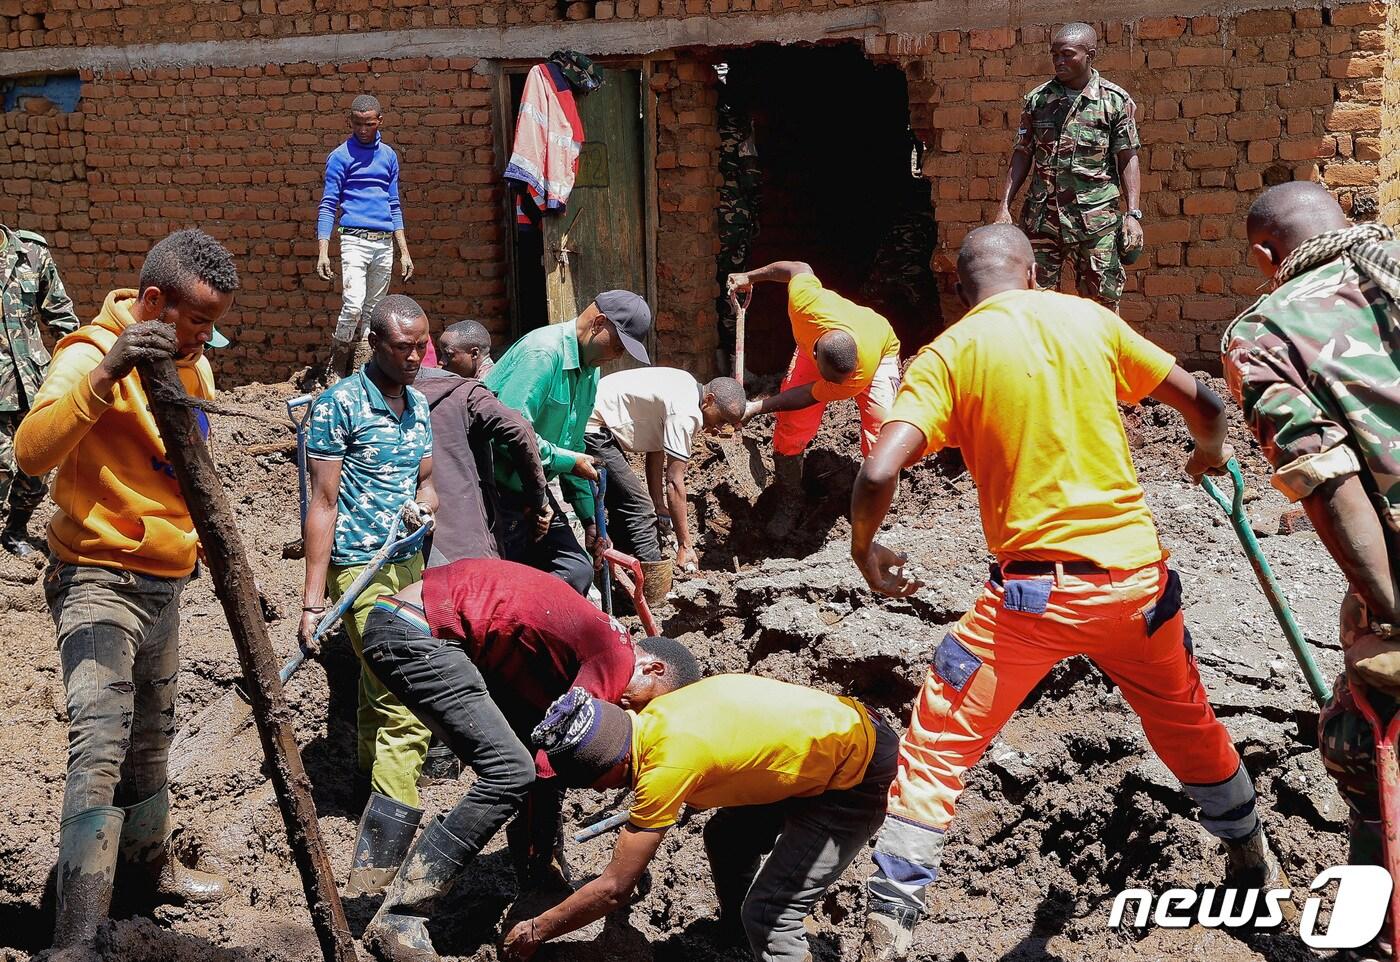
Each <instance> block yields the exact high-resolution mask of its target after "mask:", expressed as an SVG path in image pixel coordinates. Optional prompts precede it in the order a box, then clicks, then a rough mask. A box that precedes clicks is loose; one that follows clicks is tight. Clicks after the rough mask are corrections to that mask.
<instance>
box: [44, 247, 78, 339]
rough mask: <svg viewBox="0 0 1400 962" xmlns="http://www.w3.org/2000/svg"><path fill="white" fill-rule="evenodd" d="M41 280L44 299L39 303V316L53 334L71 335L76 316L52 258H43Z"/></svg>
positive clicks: (76, 321)
mask: <svg viewBox="0 0 1400 962" xmlns="http://www.w3.org/2000/svg"><path fill="white" fill-rule="evenodd" d="M42 278H43V279H42V281H41V284H42V286H43V289H44V298H43V300H42V301H40V302H39V315H40V316H41V317H42V318H43V319H44V323H46V324H48V326H49V329H50V330H52V331H54V332H55V333H57V334H71V333H73V332H74V331H76V330H77V329H78V315H77V314H76V313H74V311H73V299H72V298H71V297H69V296H68V291H67V290H66V289H65V288H64V286H63V280H62V279H61V278H60V277H59V276H58V265H56V264H55V263H54V262H53V258H52V257H45V258H44V270H43V274H42Z"/></svg>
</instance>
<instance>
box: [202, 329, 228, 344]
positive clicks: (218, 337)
mask: <svg viewBox="0 0 1400 962" xmlns="http://www.w3.org/2000/svg"><path fill="white" fill-rule="evenodd" d="M204 346H205V347H228V338H226V337H224V336H223V335H222V334H220V333H219V329H218V328H217V327H216V328H214V329H213V330H212V331H210V332H209V340H207V341H205V342H204Z"/></svg>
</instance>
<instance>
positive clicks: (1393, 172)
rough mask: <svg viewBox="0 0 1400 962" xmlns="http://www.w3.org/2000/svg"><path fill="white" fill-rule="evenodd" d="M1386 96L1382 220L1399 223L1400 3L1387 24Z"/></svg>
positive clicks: (1395, 7)
mask: <svg viewBox="0 0 1400 962" xmlns="http://www.w3.org/2000/svg"><path fill="white" fill-rule="evenodd" d="M1387 40H1388V50H1389V53H1390V55H1389V56H1388V57H1387V58H1386V64H1385V95H1384V98H1383V104H1382V114H1381V131H1382V137H1381V160H1380V180H1381V187H1380V200H1381V219H1382V220H1384V221H1385V222H1386V223H1387V224H1396V223H1400V4H1394V3H1393V4H1391V6H1390V18H1389V23H1388V25H1387Z"/></svg>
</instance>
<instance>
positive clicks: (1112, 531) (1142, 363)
mask: <svg viewBox="0 0 1400 962" xmlns="http://www.w3.org/2000/svg"><path fill="white" fill-rule="evenodd" d="M1173 363H1174V360H1173V358H1172V356H1171V355H1170V354H1168V353H1167V352H1166V351H1164V350H1162V349H1161V348H1159V347H1157V346H1156V345H1155V344H1153V343H1152V342H1150V341H1148V340H1147V339H1146V338H1144V337H1142V336H1141V335H1140V334H1138V333H1137V332H1136V331H1134V330H1133V329H1132V328H1130V327H1129V326H1128V325H1127V324H1126V323H1124V322H1123V320H1122V318H1120V317H1119V316H1118V315H1117V314H1114V313H1113V312H1112V311H1109V310H1106V309H1105V308H1103V307H1100V306H1099V305H1098V304H1095V303H1094V302H1092V301H1088V300H1085V299H1083V298H1079V297H1070V296H1068V295H1065V294H1058V293H1054V292H1051V291H1006V292H1003V293H1001V294H997V295H995V296H993V297H990V298H988V299H987V300H985V301H983V302H982V303H981V304H979V305H977V307H976V308H974V309H973V310H972V311H971V312H969V313H968V314H967V315H966V316H965V317H963V319H962V320H960V321H958V322H957V323H956V324H954V325H953V326H952V327H950V328H949V329H948V330H947V331H945V332H943V334H941V335H939V337H938V338H937V339H936V340H934V342H933V343H932V344H929V345H928V346H927V347H925V348H924V349H923V350H921V351H920V352H919V354H918V356H917V357H916V358H915V359H914V361H913V363H912V364H911V365H910V366H909V370H908V371H907V372H905V375H904V383H903V386H902V387H901V388H900V391H899V395H898V397H897V398H896V399H895V402H894V409H893V411H892V412H891V414H890V417H889V420H890V421H905V422H907V423H909V424H912V425H914V427H916V428H918V429H919V430H920V431H921V432H923V435H924V438H925V440H926V441H927V448H926V450H925V454H929V453H932V452H934V451H937V450H938V449H940V448H945V447H957V448H961V449H962V454H963V459H964V460H965V461H966V462H967V467H968V471H969V472H971V474H972V478H973V480H974V481H976V482H977V496H978V501H979V504H980V506H981V511H982V531H983V533H984V534H985V535H986V538H987V546H988V548H990V549H991V551H992V553H993V554H995V555H996V556H997V558H998V559H1000V560H1002V561H1007V560H1013V559H1038V560H1045V561H1062V560H1068V559H1073V558H1085V559H1088V560H1089V561H1092V562H1094V563H1095V564H1098V565H1101V566H1103V567H1105V568H1113V569H1132V568H1140V567H1143V566H1144V565H1149V564H1155V563H1156V562H1158V561H1161V560H1162V559H1163V558H1165V557H1166V551H1165V550H1164V549H1163V548H1162V545H1161V542H1160V541H1158V539H1157V527H1156V525H1155V524H1154V523H1153V521H1152V513H1151V512H1150V511H1149V510H1148V508H1147V502H1146V500H1145V499H1144V497H1143V493H1142V487H1141V486H1140V485H1139V484H1138V481H1137V472H1136V471H1135V470H1134V468H1133V461H1132V457H1131V455H1130V454H1129V450H1128V438H1127V435H1126V434H1125V433H1124V431H1123V422H1122V420H1121V419H1120V418H1119V417H1118V408H1117V402H1118V401H1122V402H1124V403H1128V404H1135V403H1137V402H1138V401H1141V400H1142V399H1143V398H1144V397H1146V396H1147V395H1148V394H1151V393H1152V391H1154V390H1155V389H1156V388H1157V385H1159V384H1161V383H1162V381H1163V379H1165V378H1166V376H1167V374H1168V373H1169V372H1170V371H1171V369H1172V365H1173Z"/></svg>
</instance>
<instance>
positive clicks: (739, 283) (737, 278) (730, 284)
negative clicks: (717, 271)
mask: <svg viewBox="0 0 1400 962" xmlns="http://www.w3.org/2000/svg"><path fill="white" fill-rule="evenodd" d="M752 289H753V281H752V280H750V279H749V275H747V274H730V275H729V277H728V278H727V279H726V280H725V282H724V290H725V293H727V294H733V293H735V292H738V291H747V290H752Z"/></svg>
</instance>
